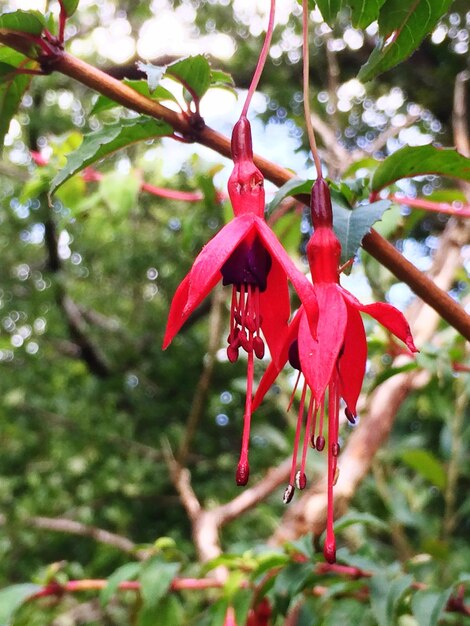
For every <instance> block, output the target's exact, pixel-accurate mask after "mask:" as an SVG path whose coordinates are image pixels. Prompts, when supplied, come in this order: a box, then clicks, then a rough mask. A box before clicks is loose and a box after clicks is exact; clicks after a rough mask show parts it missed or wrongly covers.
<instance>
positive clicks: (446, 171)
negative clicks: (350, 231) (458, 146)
mask: <svg viewBox="0 0 470 626" xmlns="http://www.w3.org/2000/svg"><path fill="white" fill-rule="evenodd" d="M424 174H436V175H438V176H449V177H451V178H458V179H459V180H465V181H467V182H470V159H469V158H467V157H464V156H463V155H462V154H460V153H459V152H457V150H455V149H454V148H436V146H433V145H432V144H428V145H426V146H415V147H410V146H405V147H404V148H400V150H397V151H396V152H394V153H393V154H391V155H390V156H389V157H387V158H386V159H385V160H384V161H382V163H380V165H379V166H378V167H377V169H376V170H375V172H374V174H373V176H372V181H371V189H372V190H373V191H379V190H380V189H383V188H384V187H387V185H391V184H392V183H394V182H395V181H396V180H400V179H401V178H410V177H412V176H422V175H424Z"/></svg>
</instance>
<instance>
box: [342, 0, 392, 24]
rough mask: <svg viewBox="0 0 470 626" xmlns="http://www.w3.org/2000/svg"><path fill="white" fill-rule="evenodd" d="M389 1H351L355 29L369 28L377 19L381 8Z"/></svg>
mask: <svg viewBox="0 0 470 626" xmlns="http://www.w3.org/2000/svg"><path fill="white" fill-rule="evenodd" d="M386 1H387V0H349V2H348V3H347V4H348V6H349V8H350V9H351V21H352V25H353V26H354V28H367V26H369V24H371V23H372V22H373V21H374V20H376V19H377V17H378V15H379V11H380V8H381V6H382V5H383V4H384V2H386Z"/></svg>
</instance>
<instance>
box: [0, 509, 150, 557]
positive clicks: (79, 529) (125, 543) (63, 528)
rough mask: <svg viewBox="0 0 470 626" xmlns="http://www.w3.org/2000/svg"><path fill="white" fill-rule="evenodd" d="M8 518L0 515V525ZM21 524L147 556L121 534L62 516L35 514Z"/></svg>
mask: <svg viewBox="0 0 470 626" xmlns="http://www.w3.org/2000/svg"><path fill="white" fill-rule="evenodd" d="M7 523H8V519H7V518H6V517H5V515H0V525H2V526H3V525H6V524H7ZM15 523H18V522H15ZM21 524H24V525H25V526H29V527H31V528H37V529H38V530H50V531H53V532H57V533H66V534H70V535H79V536H80V537H90V538H91V539H94V540H95V541H97V542H98V543H104V544H106V545H108V546H112V547H113V548H116V549H117V550H120V551H121V552H125V553H126V554H130V555H132V556H133V557H134V558H136V559H139V560H144V559H146V558H147V556H148V550H139V549H138V547H137V545H136V544H135V543H134V542H133V541H131V540H130V539H128V538H127V537H123V536H122V535H117V534H116V533H112V532H109V531H108V530H104V529H103V528H97V527H96V526H90V525H88V524H82V523H81V522H77V521H75V520H71V519H67V518H64V517H44V516H35V517H28V518H26V519H24V520H21Z"/></svg>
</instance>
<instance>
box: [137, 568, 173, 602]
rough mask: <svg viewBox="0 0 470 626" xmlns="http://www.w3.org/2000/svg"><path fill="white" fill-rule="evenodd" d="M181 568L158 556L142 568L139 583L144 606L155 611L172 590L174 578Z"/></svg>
mask: <svg viewBox="0 0 470 626" xmlns="http://www.w3.org/2000/svg"><path fill="white" fill-rule="evenodd" d="M179 568H180V564H179V563H167V562H166V561H163V560H162V559H161V557H159V556H156V557H153V558H151V559H149V560H148V561H145V563H144V564H143V565H142V566H141V569H140V574H139V581H140V584H141V594H142V599H143V601H144V605H145V606H146V607H148V608H149V609H152V608H153V609H155V608H156V607H157V605H158V603H159V602H160V600H161V599H162V598H163V596H164V595H165V594H166V592H167V591H168V589H169V588H170V585H171V582H172V580H173V578H174V577H175V576H176V574H177V572H178V570H179Z"/></svg>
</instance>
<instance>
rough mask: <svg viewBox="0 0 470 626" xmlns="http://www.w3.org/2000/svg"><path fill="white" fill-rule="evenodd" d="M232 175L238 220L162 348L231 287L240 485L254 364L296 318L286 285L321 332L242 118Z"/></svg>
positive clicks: (204, 256) (189, 279)
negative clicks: (267, 209)
mask: <svg viewBox="0 0 470 626" xmlns="http://www.w3.org/2000/svg"><path fill="white" fill-rule="evenodd" d="M232 158H233V161H234V168H233V171H232V174H231V176H230V178H229V181H228V192H229V196H230V200H231V203H232V207H233V212H234V215H235V217H234V218H233V219H232V220H231V221H230V222H229V223H228V224H226V225H225V226H224V227H223V228H222V229H221V230H220V231H219V232H218V233H217V234H216V235H215V237H213V239H211V240H210V241H209V243H208V244H207V245H206V246H204V248H203V249H202V251H201V252H200V253H199V255H198V256H197V258H196V260H195V261H194V263H193V266H192V267H191V269H190V271H189V273H188V274H187V276H186V277H185V278H184V279H183V281H182V282H181V284H180V285H179V287H178V289H177V290H176V293H175V295H174V298H173V301H172V303H171V307H170V313H169V316H168V322H167V327H166V332H165V337H164V341H163V349H165V348H166V347H167V346H168V345H169V344H170V342H171V341H172V339H173V337H174V336H175V335H176V333H177V332H178V331H179V330H180V328H181V326H182V325H183V324H184V323H185V321H186V320H187V319H188V318H189V316H190V315H191V313H192V312H193V311H194V310H195V309H196V307H198V306H199V304H200V303H201V302H202V301H203V299H204V298H205V297H206V296H207V295H208V294H209V292H210V291H211V289H213V287H214V286H215V285H216V284H217V283H218V282H219V281H220V280H222V282H223V284H224V285H232V303H231V309H230V332H229V335H228V338H227V341H228V347H227V356H228V359H229V360H230V361H231V362H234V361H236V360H237V358H238V354H239V349H240V348H242V349H243V350H245V351H246V352H247V355H248V371H247V391H246V403H245V412H244V427H243V437H242V448H241V454H240V460H239V463H238V467H237V472H236V481H237V484H238V485H245V484H246V483H247V481H248V477H249V463H248V444H249V437H250V422H251V413H252V409H251V404H252V386H253V373H254V356H256V357H258V358H260V359H261V358H263V355H264V350H265V346H264V340H263V336H264V338H265V340H266V342H267V344H268V347H269V350H270V352H271V355H272V358H273V360H274V362H275V363H278V362H279V355H280V350H281V344H282V337H283V335H284V333H285V331H286V330H287V325H288V320H289V317H290V302H289V290H288V282H287V281H288V279H289V280H290V281H291V282H292V284H293V286H294V288H295V290H296V291H297V294H298V296H299V298H300V300H301V301H302V303H303V305H304V307H305V310H306V312H307V316H308V320H309V324H310V325H311V330H313V332H315V325H316V319H317V307H316V302H315V296H314V293H313V289H312V286H311V284H310V282H309V281H308V280H307V278H306V277H305V276H304V275H303V274H302V272H300V271H299V270H298V269H297V268H296V266H295V265H294V263H293V262H292V261H291V259H290V258H289V257H288V255H287V253H286V252H285V251H284V249H283V247H282V246H281V244H280V243H279V241H278V240H277V238H276V236H275V235H274V233H273V232H272V231H271V229H270V228H269V227H268V225H267V224H266V222H265V221H264V218H263V215H264V187H263V182H264V178H263V175H262V174H261V172H260V171H259V169H258V168H257V167H256V166H255V164H254V162H253V149H252V141H251V130H250V124H249V122H248V120H247V118H246V117H244V116H242V117H241V118H240V120H239V121H238V122H237V124H236V125H235V127H234V129H233V133H232Z"/></svg>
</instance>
